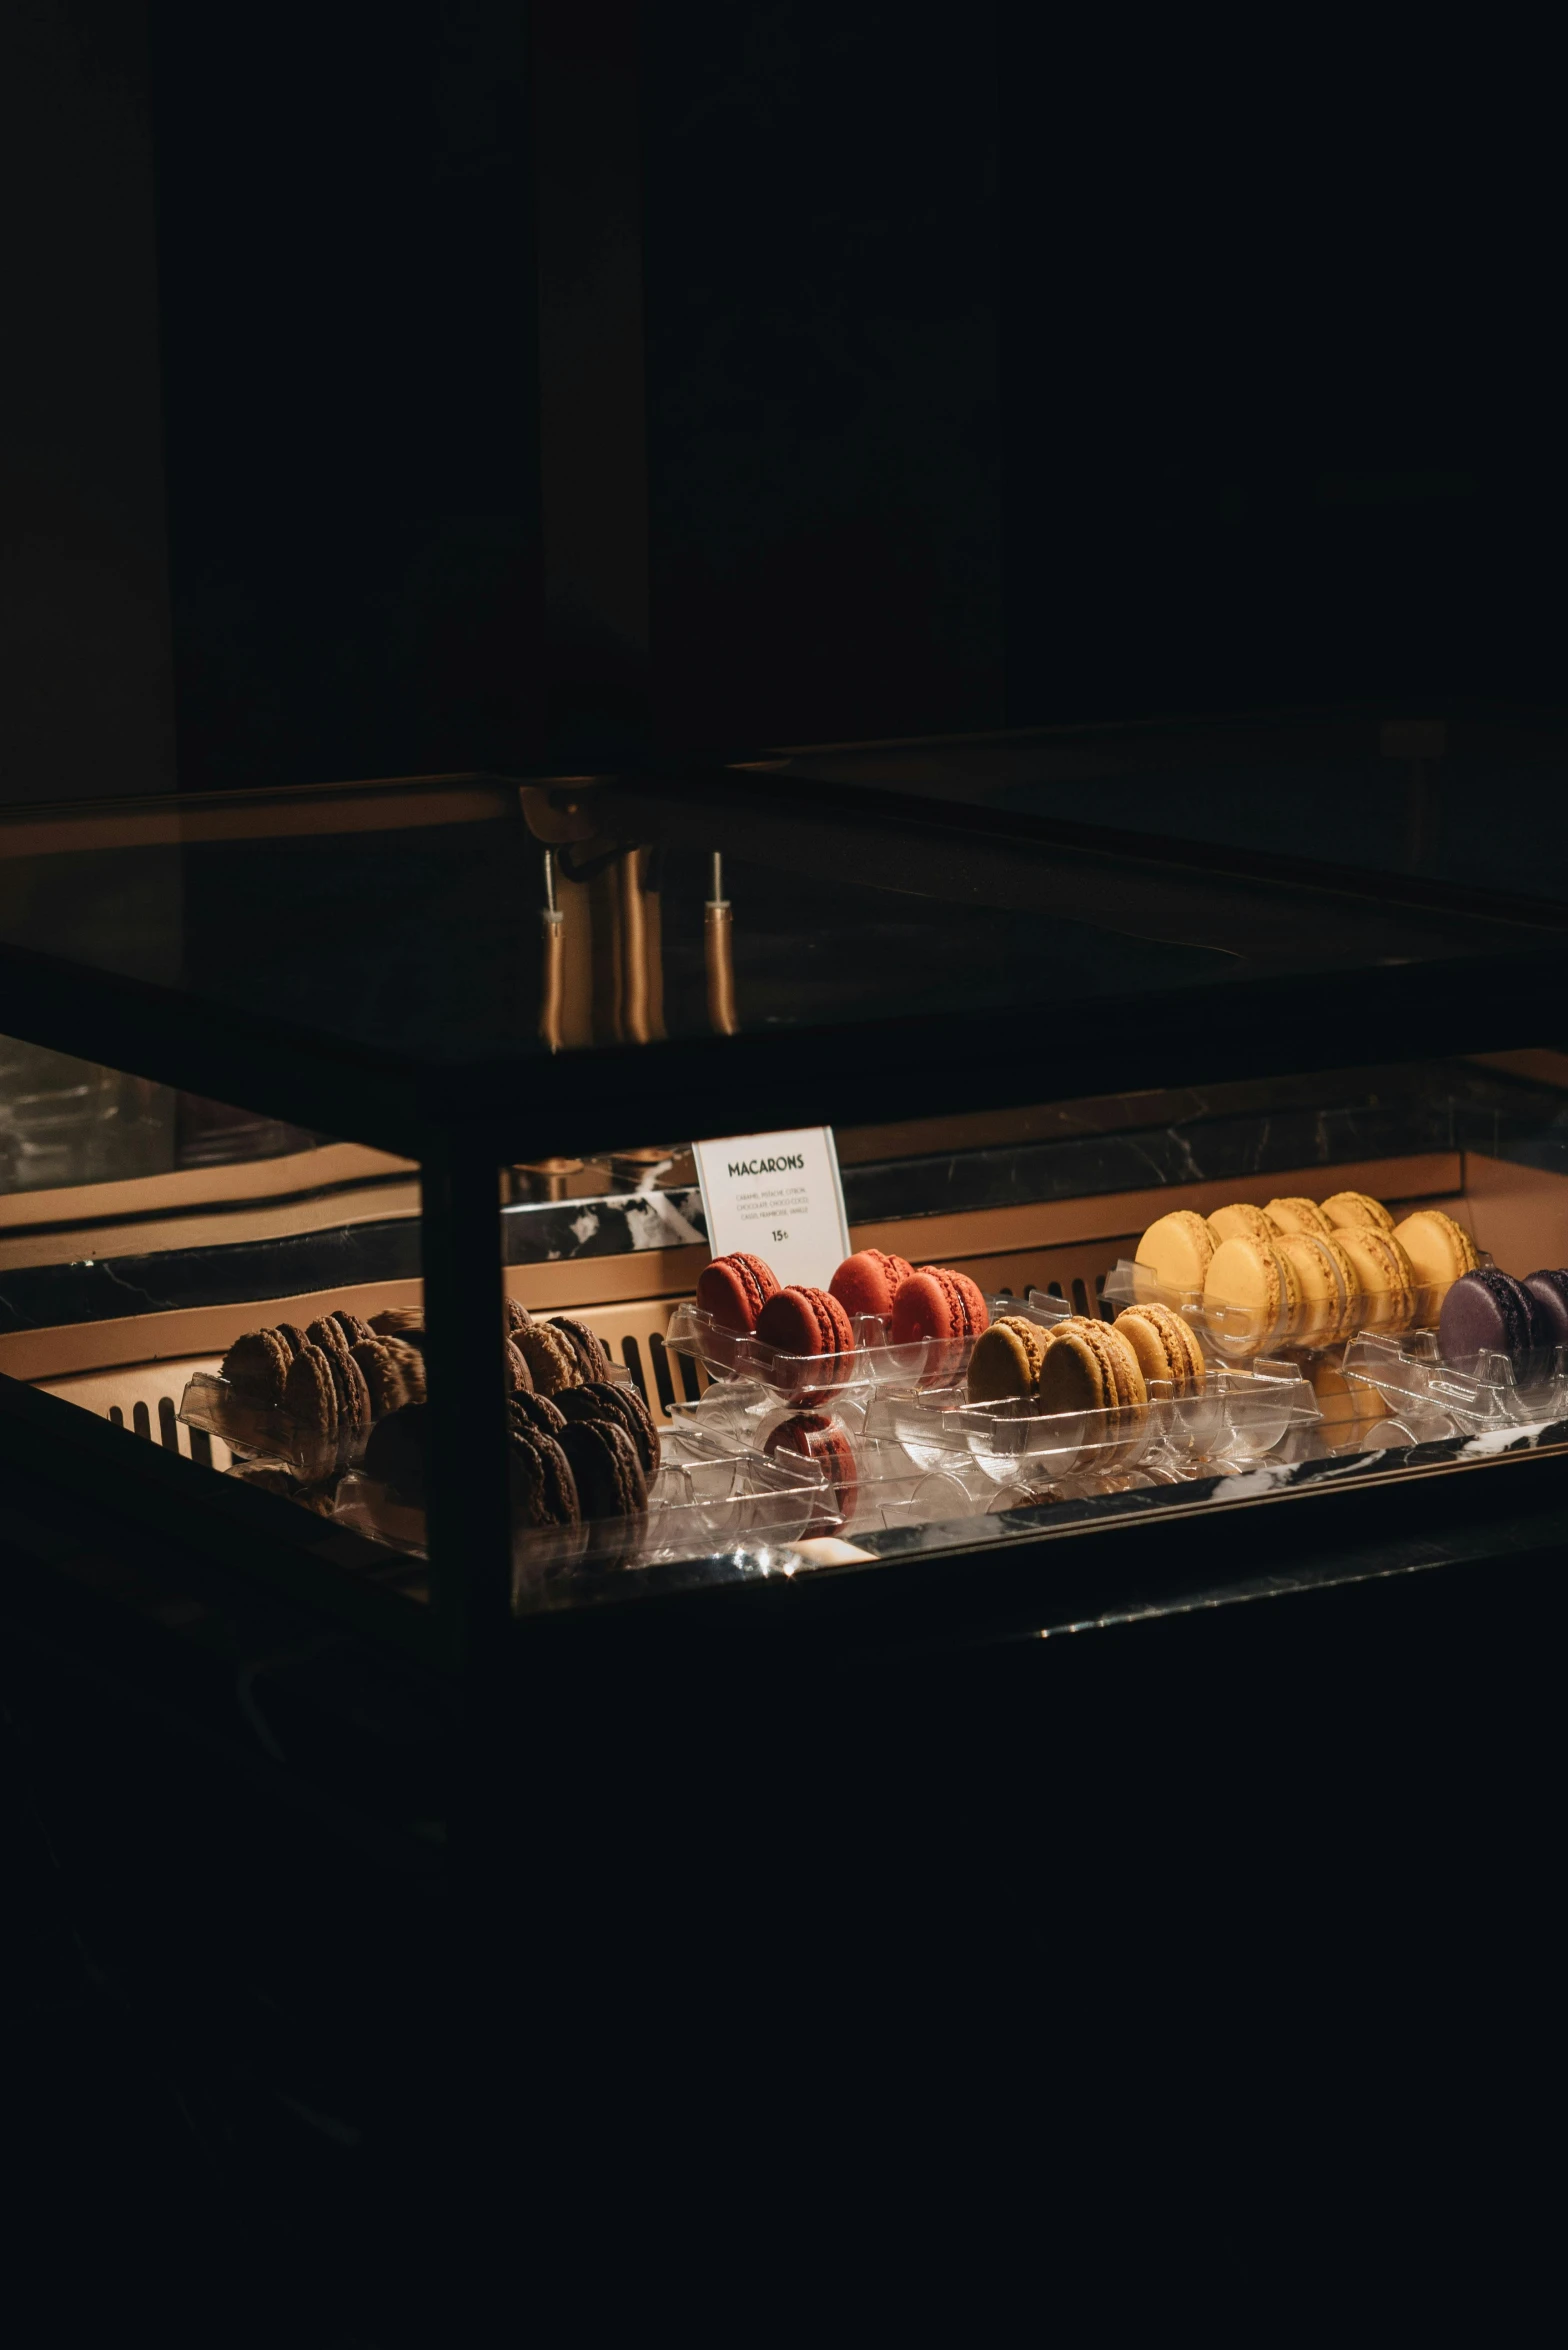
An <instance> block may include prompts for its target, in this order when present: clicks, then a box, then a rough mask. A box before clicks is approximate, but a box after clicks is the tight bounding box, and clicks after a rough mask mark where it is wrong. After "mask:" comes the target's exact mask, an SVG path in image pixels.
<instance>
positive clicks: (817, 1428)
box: [762, 1412, 859, 1525]
mask: <svg viewBox="0 0 1568 2350" xmlns="http://www.w3.org/2000/svg"><path fill="white" fill-rule="evenodd" d="M762 1449H763V1451H764V1452H765V1453H766V1454H767V1456H768V1458H769V1459H770V1460H772V1459H773V1458H774V1457H775V1456H776V1455H777V1454H779V1453H781V1452H788V1453H798V1454H799V1455H800V1456H801V1457H802V1459H804V1460H808V1461H814V1462H815V1463H816V1465H817V1467H818V1468H819V1469H820V1470H821V1471H822V1474H823V1475H824V1477H826V1478H827V1480H828V1483H829V1485H830V1486H831V1488H832V1492H833V1499H834V1502H835V1505H836V1511H837V1514H836V1517H835V1520H834V1523H835V1524H837V1525H842V1524H843V1522H844V1520H845V1519H846V1518H847V1517H850V1516H851V1515H852V1514H853V1512H854V1507H855V1488H856V1485H857V1483H858V1481H859V1480H858V1477H857V1473H856V1469H855V1448H854V1446H853V1445H852V1444H851V1443H850V1441H849V1438H848V1437H847V1436H846V1435H845V1433H844V1431H843V1429H842V1428H841V1427H840V1426H839V1424H838V1422H837V1421H836V1420H829V1419H826V1418H824V1416H823V1414H822V1413H821V1412H796V1413H795V1414H794V1415H793V1417H792V1418H790V1419H788V1420H781V1421H780V1422H779V1424H778V1426H777V1427H776V1428H775V1429H774V1431H773V1433H772V1435H771V1436H770V1437H769V1438H768V1440H767V1442H766V1444H764V1446H763V1448H762Z"/></svg>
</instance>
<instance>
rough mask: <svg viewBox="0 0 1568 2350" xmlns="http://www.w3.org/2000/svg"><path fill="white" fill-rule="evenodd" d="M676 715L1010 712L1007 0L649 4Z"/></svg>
mask: <svg viewBox="0 0 1568 2350" xmlns="http://www.w3.org/2000/svg"><path fill="white" fill-rule="evenodd" d="M643 48H644V61H645V62H644V75H643V90H644V128H643V150H644V171H645V186H646V204H647V212H646V280H647V289H648V390H649V404H648V415H649V431H650V459H651V463H650V481H651V491H652V497H651V568H652V580H653V595H652V613H653V645H654V660H655V675H656V680H657V684H656V693H657V698H658V715H659V719H660V722H661V728H662V731H663V732H664V733H665V735H666V736H667V737H669V738H672V739H676V740H688V741H691V740H695V741H698V742H709V743H715V742H724V741H732V742H746V741H751V742H758V741H761V742H768V741H772V742H786V743H787V742H800V741H813V740H815V741H820V740H824V739H830V738H833V737H846V736H852V735H897V734H915V733H920V732H922V731H925V730H928V729H929V730H938V729H957V728H968V727H991V726H999V725H1001V724H1002V723H1003V717H1004V702H1003V634H1002V535H1001V533H1002V486H1003V485H1002V466H1001V457H1002V444H1001V435H1000V424H1001V416H1000V409H999V400H998V375H997V326H998V299H999V293H1000V290H1001V289H1000V286H999V277H998V273H999V263H1000V259H1001V251H1000V246H999V239H998V201H997V130H998V112H997V67H998V59H997V54H996V47H995V41H994V27H993V17H992V10H991V9H990V7H989V6H987V5H984V4H981V5H972V6H967V7H963V8H959V7H955V6H951V5H943V6H932V5H930V4H929V0H859V4H858V5H856V6H853V7H845V6H843V5H836V4H835V0H789V4H786V5H778V4H777V0H775V4H773V5H744V6H738V7H737V6H734V5H731V4H730V0H693V4H689V5H686V6H683V7H681V8H679V9H665V10H659V9H649V10H647V11H645V24H644V39H643Z"/></svg>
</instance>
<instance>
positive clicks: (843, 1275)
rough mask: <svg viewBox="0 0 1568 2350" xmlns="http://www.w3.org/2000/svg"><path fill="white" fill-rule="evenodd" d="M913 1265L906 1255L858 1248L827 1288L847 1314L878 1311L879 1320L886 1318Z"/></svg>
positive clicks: (879, 1249)
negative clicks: (891, 1254)
mask: <svg viewBox="0 0 1568 2350" xmlns="http://www.w3.org/2000/svg"><path fill="white" fill-rule="evenodd" d="M914 1269H915V1268H914V1266H913V1265H912V1264H911V1263H910V1262H909V1259H908V1258H907V1257H895V1256H889V1254H888V1252H887V1250H886V1249H883V1248H862V1249H857V1250H856V1252H855V1254H854V1255H853V1256H852V1257H846V1258H845V1259H844V1262H843V1263H842V1264H841V1265H840V1267H839V1269H838V1271H837V1272H836V1273H835V1274H834V1276H833V1278H832V1280H831V1281H830V1282H829V1283H828V1289H829V1291H830V1293H831V1294H832V1295H833V1296H834V1297H836V1298H837V1299H838V1302H839V1304H840V1305H841V1306H842V1307H843V1309H844V1311H845V1313H846V1314H875V1316H876V1317H877V1320H878V1321H879V1322H886V1321H888V1320H889V1319H890V1318H891V1315H892V1312H893V1300H894V1298H895V1297H896V1296H897V1295H898V1292H899V1288H900V1286H901V1284H902V1283H904V1282H905V1281H907V1280H908V1279H909V1276H910V1274H911V1273H912V1272H913V1271H914Z"/></svg>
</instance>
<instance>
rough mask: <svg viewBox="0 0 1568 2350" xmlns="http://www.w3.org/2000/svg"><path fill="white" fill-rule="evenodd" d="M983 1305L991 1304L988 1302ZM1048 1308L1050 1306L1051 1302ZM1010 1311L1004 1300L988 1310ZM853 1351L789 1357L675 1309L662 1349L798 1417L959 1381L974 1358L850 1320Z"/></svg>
mask: <svg viewBox="0 0 1568 2350" xmlns="http://www.w3.org/2000/svg"><path fill="white" fill-rule="evenodd" d="M988 1302H990V1301H988ZM1053 1303H1054V1301H1053ZM991 1310H992V1312H993V1314H994V1313H995V1312H997V1311H1000V1312H1003V1313H1007V1312H1012V1311H1015V1310H1016V1309H1015V1307H1014V1306H1013V1303H1012V1300H1011V1299H1004V1300H999V1301H996V1302H995V1303H994V1304H992V1305H991ZM850 1327H851V1329H852V1330H853V1332H854V1346H853V1348H852V1350H851V1351H850V1352H849V1353H847V1354H827V1355H789V1354H782V1353H780V1352H779V1350H778V1349H777V1348H776V1347H771V1346H766V1345H764V1344H763V1342H762V1341H761V1340H760V1339H758V1338H755V1337H753V1336H751V1335H749V1334H748V1333H747V1332H744V1331H738V1330H729V1329H726V1328H725V1327H724V1325H723V1324H722V1323H720V1322H716V1321H715V1320H714V1318H713V1316H712V1315H711V1314H705V1313H702V1312H701V1311H700V1310H699V1309H698V1308H697V1307H696V1306H694V1305H680V1306H677V1307H676V1309H675V1311H674V1313H673V1314H672V1315H671V1317H670V1323H669V1328H668V1329H667V1330H666V1331H665V1334H664V1343H665V1345H666V1347H668V1348H669V1349H670V1350H671V1351H672V1352H673V1353H675V1354H684V1355H691V1356H694V1357H695V1359H696V1360H697V1361H698V1362H700V1363H701V1364H702V1367H703V1369H704V1370H705V1371H706V1372H707V1374H708V1376H709V1378H710V1379H714V1380H727V1379H734V1380H757V1381H759V1382H760V1383H761V1385H762V1386H764V1387H765V1388H767V1389H768V1391H769V1392H770V1393H771V1394H772V1395H774V1396H776V1397H777V1398H778V1400H779V1401H780V1402H781V1403H787V1404H791V1405H793V1406H794V1408H795V1409H796V1410H797V1411H820V1410H821V1409H823V1408H824V1407H825V1406H826V1405H829V1404H831V1405H832V1406H833V1407H834V1408H835V1409H837V1408H838V1407H839V1406H840V1405H841V1404H842V1403H844V1402H845V1401H846V1400H847V1399H852V1398H854V1397H857V1396H860V1397H865V1396H867V1395H868V1394H869V1393H870V1392H871V1391H873V1390H875V1389H877V1388H880V1387H907V1386H918V1385H919V1384H920V1383H921V1382H922V1381H924V1380H928V1379H937V1378H939V1379H941V1380H942V1381H943V1382H944V1383H946V1382H950V1381H952V1380H954V1379H957V1378H960V1377H961V1376H962V1375H963V1373H964V1372H965V1371H967V1369H968V1367H969V1357H970V1355H971V1354H972V1353H973V1351H974V1340H973V1339H972V1338H962V1339H951V1338H948V1339H935V1338H933V1339H916V1340H914V1341H912V1342H907V1343H905V1344H902V1345H895V1344H894V1343H893V1341H892V1339H891V1338H890V1337H889V1336H888V1327H887V1324H886V1323H885V1322H882V1321H879V1320H878V1319H877V1317H876V1316H875V1315H873V1314H857V1315H855V1316H854V1317H853V1320H852V1322H851V1325H850Z"/></svg>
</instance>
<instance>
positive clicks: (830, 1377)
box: [757, 1286, 855, 1404]
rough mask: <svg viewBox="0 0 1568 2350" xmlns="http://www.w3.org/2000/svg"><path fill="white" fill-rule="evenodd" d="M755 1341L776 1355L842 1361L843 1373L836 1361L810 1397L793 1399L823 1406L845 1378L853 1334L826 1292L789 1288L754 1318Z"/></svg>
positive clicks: (770, 1301)
mask: <svg viewBox="0 0 1568 2350" xmlns="http://www.w3.org/2000/svg"><path fill="white" fill-rule="evenodd" d="M757 1339H758V1343H759V1344H760V1345H762V1346H768V1347H771V1348H772V1349H773V1351H774V1353H775V1354H777V1355H808V1356H812V1357H818V1356H822V1355H828V1356H833V1357H835V1358H836V1357H842V1358H843V1369H842V1370H840V1368H839V1366H838V1362H837V1361H836V1360H835V1361H834V1362H833V1363H832V1364H831V1365H830V1366H829V1367H828V1368H827V1370H826V1371H825V1374H824V1376H823V1381H822V1384H821V1385H820V1386H814V1387H813V1390H812V1392H811V1394H810V1395H799V1396H797V1397H796V1399H795V1400H796V1402H797V1403H800V1404H814V1403H826V1402H827V1400H828V1397H829V1396H830V1395H835V1394H836V1393H837V1392H838V1390H839V1388H840V1387H842V1385H843V1384H844V1380H845V1378H846V1377H847V1376H848V1370H849V1357H850V1356H851V1355H852V1354H853V1353H854V1351H855V1333H854V1329H853V1327H852V1325H851V1323H850V1319H849V1316H848V1315H847V1314H846V1313H845V1311H844V1309H843V1307H842V1306H841V1305H840V1304H839V1302H838V1299H837V1298H836V1297H834V1296H833V1295H832V1294H831V1293H830V1292H829V1291H828V1290H826V1289H808V1288H796V1287H793V1286H791V1287H790V1288H788V1289H781V1290H779V1291H778V1292H777V1294H776V1295H775V1296H773V1297H770V1298H769V1299H768V1301H767V1304H766V1305H765V1306H764V1307H763V1309H762V1311H761V1313H760V1314H759V1315H758V1316H757Z"/></svg>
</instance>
